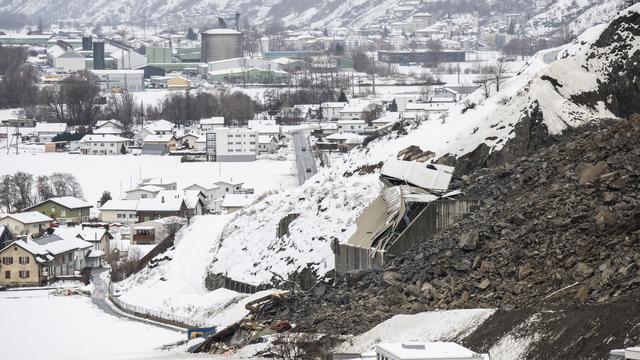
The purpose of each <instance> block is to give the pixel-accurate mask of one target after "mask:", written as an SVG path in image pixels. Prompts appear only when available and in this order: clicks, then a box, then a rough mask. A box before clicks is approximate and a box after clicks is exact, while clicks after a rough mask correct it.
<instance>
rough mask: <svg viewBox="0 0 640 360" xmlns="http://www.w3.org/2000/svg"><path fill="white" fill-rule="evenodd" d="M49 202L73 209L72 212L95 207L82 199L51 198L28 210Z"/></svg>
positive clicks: (71, 197) (67, 197)
mask: <svg viewBox="0 0 640 360" xmlns="http://www.w3.org/2000/svg"><path fill="white" fill-rule="evenodd" d="M48 201H51V202H54V203H56V204H58V205H60V206H64V207H66V208H67V209H71V210H74V209H83V208H90V207H93V205H91V204H89V203H88V202H86V201H84V200H82V199H78V198H77V197H74V196H61V197H53V198H49V199H47V200H44V201H41V202H39V203H37V204H35V205H32V206H30V207H28V208H27V209H33V208H34V207H36V206H39V205H41V204H44V203H46V202H48Z"/></svg>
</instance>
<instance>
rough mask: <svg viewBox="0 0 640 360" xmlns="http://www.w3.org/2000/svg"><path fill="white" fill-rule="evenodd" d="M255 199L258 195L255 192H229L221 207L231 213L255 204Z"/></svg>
mask: <svg viewBox="0 0 640 360" xmlns="http://www.w3.org/2000/svg"><path fill="white" fill-rule="evenodd" d="M255 200H256V197H255V196H254V195H253V194H228V195H226V196H225V197H224V200H222V205H221V207H222V209H223V210H226V211H227V213H228V214H231V213H234V212H236V211H238V210H241V209H242V208H244V207H246V206H249V205H251V204H253V202H254V201H255Z"/></svg>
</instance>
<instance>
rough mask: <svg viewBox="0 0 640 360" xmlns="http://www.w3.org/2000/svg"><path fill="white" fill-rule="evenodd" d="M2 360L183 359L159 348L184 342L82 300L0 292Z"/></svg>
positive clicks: (177, 336) (42, 292)
mask: <svg viewBox="0 0 640 360" xmlns="http://www.w3.org/2000/svg"><path fill="white" fill-rule="evenodd" d="M0 314H1V315H0V316H1V317H2V324H3V325H2V326H1V327H0V339H1V340H0V344H1V345H0V349H1V350H2V358H3V359H11V360H22V359H24V360H32V359H48V360H57V359H60V360H73V359H78V360H84V359H105V360H106V359H110V360H113V359H143V358H149V359H155V358H173V359H177V358H187V356H188V355H186V354H182V353H180V352H176V353H173V354H172V353H169V352H167V351H163V350H160V349H159V347H162V346H165V345H170V344H175V343H177V342H179V341H182V340H185V338H186V335H185V334H184V333H181V332H178V331H172V330H168V329H163V328H159V327H156V326H153V325H149V324H145V323H141V322H136V321H131V320H128V319H126V318H118V317H115V316H112V315H109V314H106V313H104V312H103V311H102V310H100V309H98V307H96V306H95V305H94V304H93V303H92V302H91V299H89V298H88V297H84V296H53V295H50V293H49V291H46V290H37V291H10V292H9V291H8V292H0Z"/></svg>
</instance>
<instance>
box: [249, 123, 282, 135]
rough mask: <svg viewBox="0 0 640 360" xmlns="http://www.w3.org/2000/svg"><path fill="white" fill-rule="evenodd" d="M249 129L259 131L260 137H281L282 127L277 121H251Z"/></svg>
mask: <svg viewBox="0 0 640 360" xmlns="http://www.w3.org/2000/svg"><path fill="white" fill-rule="evenodd" d="M247 128H249V129H251V130H253V131H257V132H258V135H263V136H265V135H266V136H274V137H275V138H276V139H278V138H279V137H280V125H277V124H276V122H275V120H249V121H248V122H247Z"/></svg>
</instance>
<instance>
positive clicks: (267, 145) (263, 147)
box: [258, 135, 278, 154]
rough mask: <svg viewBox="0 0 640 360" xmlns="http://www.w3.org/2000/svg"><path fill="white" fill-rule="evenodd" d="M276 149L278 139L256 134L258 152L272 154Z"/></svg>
mask: <svg viewBox="0 0 640 360" xmlns="http://www.w3.org/2000/svg"><path fill="white" fill-rule="evenodd" d="M277 149H278V140H277V139H276V138H275V137H274V136H270V135H258V154H273V153H275V152H276V150H277Z"/></svg>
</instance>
